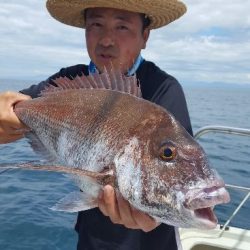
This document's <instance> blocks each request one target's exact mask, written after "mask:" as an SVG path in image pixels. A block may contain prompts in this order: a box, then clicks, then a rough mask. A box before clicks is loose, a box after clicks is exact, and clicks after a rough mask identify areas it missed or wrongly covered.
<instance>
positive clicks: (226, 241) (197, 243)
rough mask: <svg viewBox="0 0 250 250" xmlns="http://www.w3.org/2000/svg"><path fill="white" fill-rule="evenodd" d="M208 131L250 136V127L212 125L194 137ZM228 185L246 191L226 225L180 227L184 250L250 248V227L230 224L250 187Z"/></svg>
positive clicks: (245, 198) (243, 249)
mask: <svg viewBox="0 0 250 250" xmlns="http://www.w3.org/2000/svg"><path fill="white" fill-rule="evenodd" d="M207 133H224V134H227V135H232V134H233V135H241V136H250V129H245V128H234V127H226V126H213V125H212V126H205V127H202V128H201V129H199V130H198V131H197V132H196V133H195V135H194V137H195V139H198V138H199V137H201V136H202V135H204V134H207ZM226 187H227V188H228V189H233V190H238V191H240V192H244V196H243V199H242V200H241V201H240V203H239V204H238V206H237V207H236V208H235V209H234V211H233V213H232V214H231V215H229V217H228V219H227V221H226V222H225V224H224V225H219V224H218V225H217V227H216V228H215V229H213V230H200V229H187V228H185V229H184V228H180V229H179V232H180V240H181V245H182V249H183V250H229V249H230V250H250V229H245V228H238V227H235V226H232V225H230V223H231V221H232V219H233V218H234V217H235V215H236V214H238V213H239V212H240V209H241V208H242V207H243V206H244V205H246V202H247V200H248V199H249V198H250V187H244V186H240V185H239V186H235V185H231V184H226ZM249 211H250V208H249Z"/></svg>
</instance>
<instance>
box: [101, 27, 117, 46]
mask: <svg viewBox="0 0 250 250" xmlns="http://www.w3.org/2000/svg"><path fill="white" fill-rule="evenodd" d="M99 44H100V45H102V46H103V47H110V46H114V44H115V42H114V33H113V31H112V30H105V31H104V32H103V34H102V36H101V38H100V40H99Z"/></svg>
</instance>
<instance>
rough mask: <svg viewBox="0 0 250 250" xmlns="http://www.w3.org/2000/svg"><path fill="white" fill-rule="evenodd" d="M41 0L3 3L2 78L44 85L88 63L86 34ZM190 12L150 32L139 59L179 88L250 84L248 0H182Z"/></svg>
mask: <svg viewBox="0 0 250 250" xmlns="http://www.w3.org/2000/svg"><path fill="white" fill-rule="evenodd" d="M45 2H46V1H45V0H22V1H19V0H8V1H5V0H2V1H1V9H0V58H1V60H0V78H5V79H21V80H22V79H23V80H24V79H37V80H43V79H45V78H47V77H48V76H49V75H51V74H53V73H55V72H57V71H58V70H59V69H60V68H61V67H65V66H70V65H74V64H78V63H88V61H89V59H88V54H87V51H86V47H85V38H84V30H82V29H79V28H73V27H70V26H67V25H63V24H61V23H59V22H57V21H56V20H54V19H53V18H52V17H50V15H49V14H48V12H47V11H46V8H45ZM184 2H185V3H186V5H187V7H188V12H187V13H186V14H185V15H184V16H183V17H182V18H180V19H179V20H178V21H176V22H174V23H172V24H170V25H168V26H166V27H164V28H160V29H158V30H155V31H152V32H151V36H150V39H149V42H148V44H147V49H146V50H144V51H143V56H144V57H145V58H146V59H148V60H152V61H154V62H155V63H156V64H158V65H159V66H160V67H161V68H162V69H164V70H165V71H167V72H168V73H170V74H172V75H174V76H175V77H176V78H177V79H178V80H179V81H180V82H181V83H182V84H185V83H192V82H199V83H202V82H208V83H214V82H221V83H242V84H250V14H249V10H250V0H208V1H202V0H185V1H184Z"/></svg>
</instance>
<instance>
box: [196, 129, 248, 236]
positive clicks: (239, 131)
mask: <svg viewBox="0 0 250 250" xmlns="http://www.w3.org/2000/svg"><path fill="white" fill-rule="evenodd" d="M207 133H223V134H233V135H241V136H250V129H246V128H235V127H227V126H214V125H211V126H205V127H202V128H200V129H199V130H197V131H196V133H195V134H194V138H195V139H198V138H199V137H201V136H203V135H204V134H207ZM226 187H227V188H230V189H234V190H240V191H243V192H247V194H246V195H245V196H244V198H243V199H242V201H241V202H240V204H239V205H238V206H237V208H236V209H235V210H234V211H233V213H232V214H231V216H230V217H229V218H228V220H227V221H226V223H225V224H224V225H223V226H221V233H222V232H223V231H225V230H226V228H227V227H228V225H229V224H230V222H231V221H232V219H233V218H234V217H235V215H236V214H237V213H238V212H239V210H240V209H241V208H242V206H243V205H244V204H245V203H246V202H247V200H248V199H249V198H250V187H243V186H236V185H231V184H226Z"/></svg>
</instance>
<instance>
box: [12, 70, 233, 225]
mask: <svg viewBox="0 0 250 250" xmlns="http://www.w3.org/2000/svg"><path fill="white" fill-rule="evenodd" d="M55 84H56V86H52V85H50V86H48V87H47V89H46V90H45V91H43V93H42V95H41V97H39V98H36V99H33V100H29V101H23V102H20V103H18V104H17V105H16V106H15V113H16V114H17V116H18V117H19V119H20V120H21V121H22V122H23V123H24V124H26V125H27V126H28V127H29V128H30V129H31V133H29V137H30V138H31V144H32V145H33V147H34V148H35V150H36V151H39V152H42V153H43V154H46V155H47V159H49V161H50V162H52V163H53V164H46V165H44V166H42V165H38V166H32V165H30V164H23V165H20V168H26V169H41V170H49V171H58V172H65V173H69V174H72V176H73V177H74V179H75V181H76V183H77V184H78V186H79V188H80V189H81V191H82V192H80V191H79V192H73V193H71V194H69V195H68V196H66V197H65V198H64V199H62V200H61V201H59V203H58V204H56V205H55V206H54V209H57V210H63V211H69V212H75V211H81V210H86V209H89V208H93V207H95V206H97V197H98V193H99V192H100V189H101V188H102V186H103V185H106V184H111V185H112V186H114V187H115V189H116V190H117V191H119V192H120V193H121V195H122V196H123V197H124V198H125V199H126V200H128V201H129V202H130V204H131V205H132V206H134V207H135V208H137V209H139V210H141V211H143V212H145V213H148V214H149V215H151V216H152V217H154V218H155V219H156V220H158V221H159V222H163V223H166V224H170V225H174V226H179V227H196V228H214V227H215V226H216V224H217V218H216V216H215V215H214V213H213V206H214V205H217V204H220V203H226V202H228V201H229V194H228V192H227V191H226V190H225V187H224V182H223V180H222V179H221V178H220V177H219V176H218V175H217V174H216V172H215V171H214V170H212V169H211V168H210V167H209V163H208V160H207V157H206V155H205V153H204V151H203V149H202V148H201V146H200V145H199V144H198V143H197V142H196V141H195V140H194V139H193V138H192V137H191V136H190V135H189V134H188V133H187V132H186V130H185V129H184V128H183V127H182V126H181V125H180V124H179V122H178V121H176V120H175V118H174V117H173V115H171V114H170V113H169V112H167V111H166V110H165V109H163V108H162V107H160V106H158V105H156V104H153V103H151V102H149V101H146V100H144V99H142V98H141V97H140V88H139V87H138V85H137V80H136V77H134V76H132V77H125V76H123V75H122V74H120V73H115V72H112V73H110V72H109V73H107V72H104V73H102V74H94V75H90V76H88V77H86V76H81V77H80V76H77V77H76V78H75V79H73V80H72V79H68V78H58V79H56V80H55Z"/></svg>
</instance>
